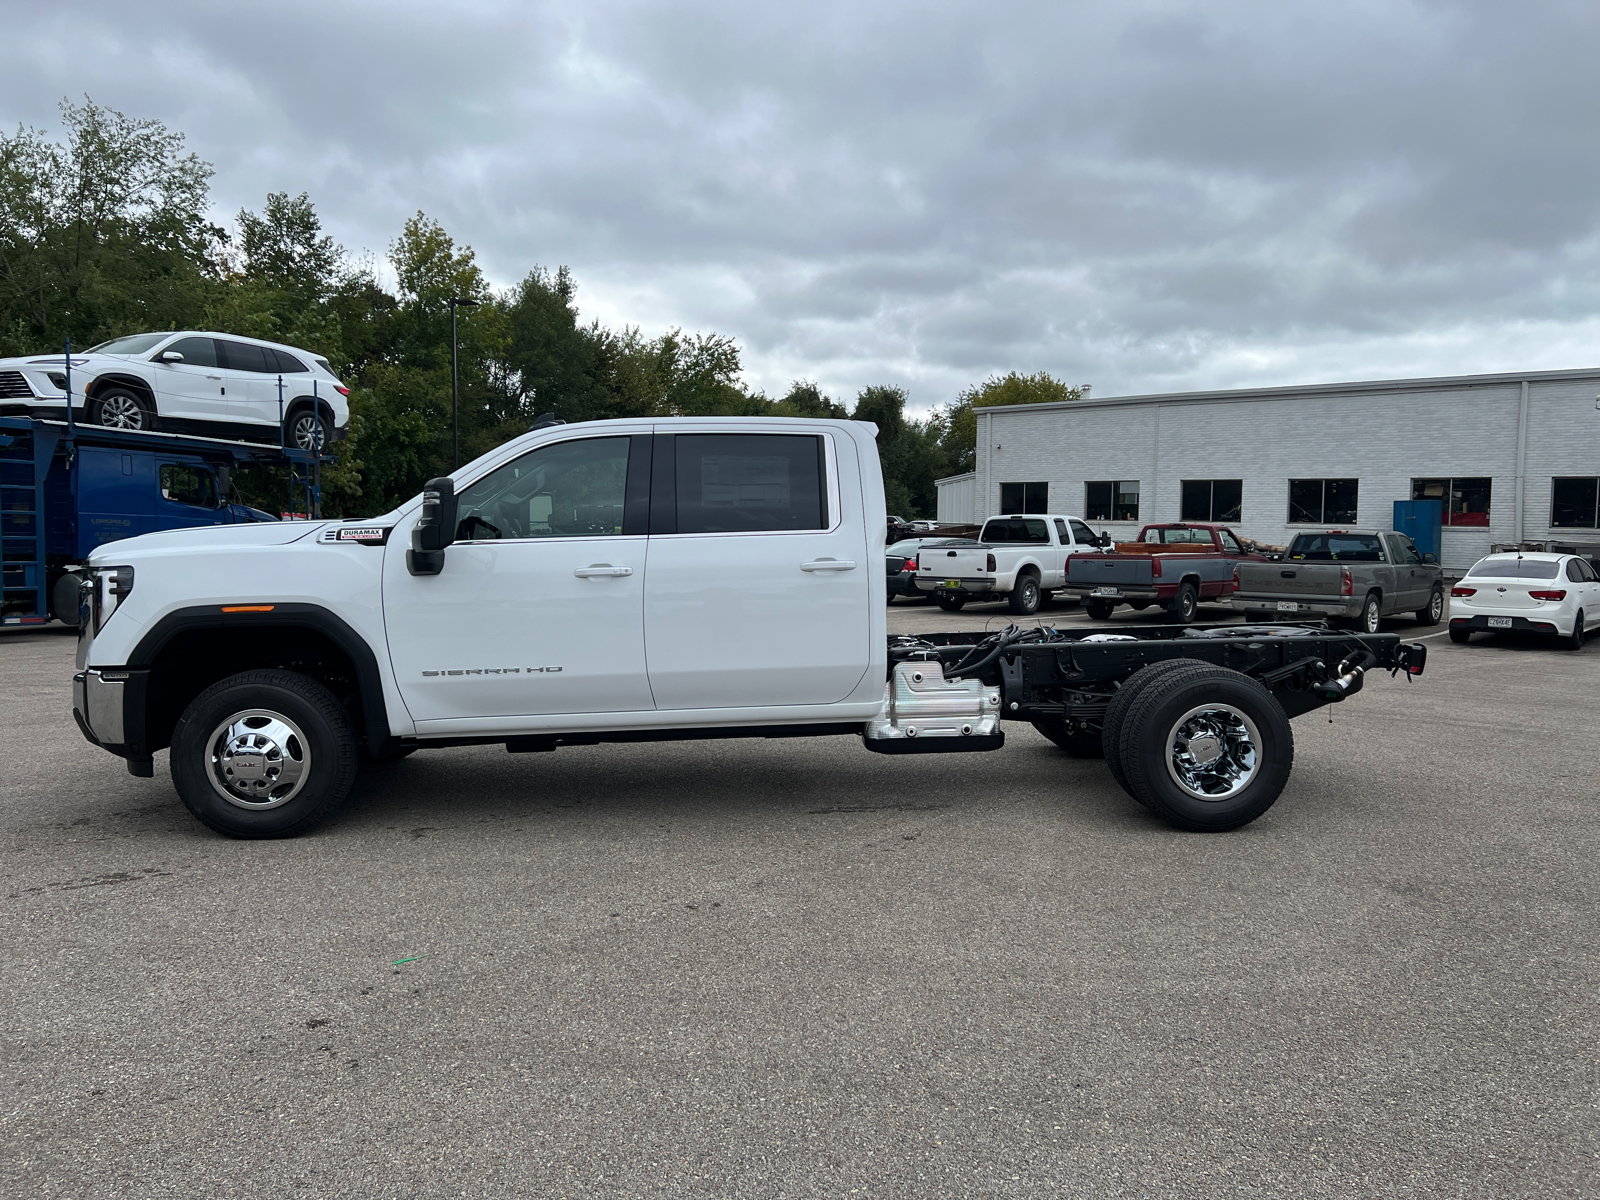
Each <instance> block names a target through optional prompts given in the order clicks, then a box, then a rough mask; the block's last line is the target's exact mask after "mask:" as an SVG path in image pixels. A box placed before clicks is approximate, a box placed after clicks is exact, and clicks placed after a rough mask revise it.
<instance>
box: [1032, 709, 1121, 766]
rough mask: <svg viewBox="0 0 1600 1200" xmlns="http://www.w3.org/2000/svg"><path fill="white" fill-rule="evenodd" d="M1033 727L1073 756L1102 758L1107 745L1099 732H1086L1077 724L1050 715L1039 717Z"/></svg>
mask: <svg viewBox="0 0 1600 1200" xmlns="http://www.w3.org/2000/svg"><path fill="white" fill-rule="evenodd" d="M1033 727H1034V728H1035V729H1037V730H1038V731H1039V732H1040V733H1042V734H1044V736H1045V737H1047V738H1049V739H1050V740H1051V741H1052V742H1054V743H1055V744H1056V745H1057V746H1059V747H1060V748H1061V749H1063V750H1065V751H1066V752H1067V753H1068V754H1069V755H1071V756H1072V757H1073V758H1101V757H1103V756H1104V755H1105V746H1104V744H1103V742H1102V740H1101V737H1100V735H1099V734H1098V733H1084V732H1083V731H1082V730H1080V729H1078V728H1077V727H1076V726H1075V725H1069V724H1067V722H1066V721H1063V720H1058V719H1052V718H1050V717H1037V718H1035V719H1034V721H1033Z"/></svg>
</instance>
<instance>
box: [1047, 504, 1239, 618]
mask: <svg viewBox="0 0 1600 1200" xmlns="http://www.w3.org/2000/svg"><path fill="white" fill-rule="evenodd" d="M1249 561H1255V562H1260V561H1265V560H1264V559H1263V557H1262V556H1261V555H1259V554H1256V553H1253V552H1251V551H1248V550H1246V549H1245V548H1244V547H1243V546H1242V545H1241V544H1240V542H1239V538H1238V536H1237V535H1236V534H1235V533H1234V532H1233V530H1232V529H1230V528H1228V527H1227V526H1226V525H1210V524H1204V523H1198V524H1197V523H1193V522H1187V523H1182V524H1167V525H1146V526H1145V527H1144V528H1143V529H1141V530H1140V531H1139V537H1138V539H1137V540H1136V541H1132V542H1118V543H1117V544H1116V545H1115V547H1113V550H1112V553H1109V554H1079V555H1075V556H1073V557H1072V558H1071V559H1069V560H1068V568H1067V586H1066V588H1065V591H1066V592H1067V594H1068V595H1072V596H1077V597H1078V598H1079V599H1080V600H1082V602H1083V607H1084V611H1085V612H1087V613H1088V614H1089V616H1090V617H1092V618H1094V619H1095V620H1096V621H1104V620H1105V619H1106V618H1107V617H1109V616H1110V615H1111V614H1112V612H1113V611H1114V610H1115V609H1116V607H1117V606H1118V605H1119V604H1126V605H1128V606H1130V607H1131V608H1133V609H1135V610H1138V609H1145V608H1149V607H1150V606H1151V605H1152V604H1160V605H1162V606H1163V607H1165V608H1166V610H1167V611H1168V612H1170V613H1171V614H1172V615H1173V616H1174V617H1175V618H1177V620H1179V621H1181V622H1183V623H1184V624H1185V625H1187V624H1189V623H1190V622H1192V621H1193V620H1194V619H1195V617H1196V616H1197V615H1198V614H1199V609H1200V604H1201V601H1205V600H1213V601H1221V602H1223V603H1226V602H1227V598H1228V596H1229V594H1230V593H1231V592H1232V591H1233V571H1234V567H1235V566H1236V565H1237V564H1239V563H1241V562H1249Z"/></svg>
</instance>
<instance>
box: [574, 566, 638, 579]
mask: <svg viewBox="0 0 1600 1200" xmlns="http://www.w3.org/2000/svg"><path fill="white" fill-rule="evenodd" d="M573 574H574V575H576V576H577V577H578V578H579V579H595V578H615V577H617V576H621V575H632V574H633V568H632V567H613V566H612V565H611V564H610V563H595V564H593V565H592V566H587V567H579V568H578V569H577V570H576V571H574V572H573Z"/></svg>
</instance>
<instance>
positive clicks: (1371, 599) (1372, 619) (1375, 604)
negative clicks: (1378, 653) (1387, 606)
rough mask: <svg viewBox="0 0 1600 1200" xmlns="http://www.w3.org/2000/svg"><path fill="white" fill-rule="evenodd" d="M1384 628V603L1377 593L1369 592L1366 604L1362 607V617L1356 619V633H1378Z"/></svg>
mask: <svg viewBox="0 0 1600 1200" xmlns="http://www.w3.org/2000/svg"><path fill="white" fill-rule="evenodd" d="M1382 627H1383V602H1382V601H1381V600H1379V599H1378V593H1377V592H1368V593H1367V599H1366V602H1365V603H1364V604H1362V606H1361V615H1360V616H1359V617H1357V618H1356V622H1355V628H1356V632H1357V633H1377V632H1378V631H1379V629H1381V628H1382Z"/></svg>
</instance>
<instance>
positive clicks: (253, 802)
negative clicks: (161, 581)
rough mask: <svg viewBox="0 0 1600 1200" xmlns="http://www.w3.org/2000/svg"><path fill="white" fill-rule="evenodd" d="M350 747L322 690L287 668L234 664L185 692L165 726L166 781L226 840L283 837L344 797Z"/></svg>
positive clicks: (352, 755) (353, 755)
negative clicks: (196, 690)
mask: <svg viewBox="0 0 1600 1200" xmlns="http://www.w3.org/2000/svg"><path fill="white" fill-rule="evenodd" d="M357 757H358V749H357V746H356V739H355V734H354V733H353V732H352V731H351V728H350V722H349V719H348V718H347V717H346V716H345V711H344V708H343V707H342V706H341V705H340V704H339V701H338V700H337V699H335V698H334V695H333V693H332V692H330V691H329V690H328V689H327V688H325V687H323V686H322V684H320V683H318V682H316V680H314V679H308V678H306V676H304V675H299V674H296V673H295V672H293V671H275V670H266V671H244V672H241V673H240V674H238V675H234V676H231V677H229V678H227V679H224V680H222V681H221V682H220V683H214V684H212V685H211V686H210V687H209V688H207V689H206V690H205V691H203V692H201V693H200V695H198V696H197V697H195V699H194V700H193V702H192V703H190V705H189V707H188V708H186V709H185V710H184V712H183V715H182V716H181V717H179V718H178V724H177V727H176V728H175V729H174V730H173V733H172V782H173V783H174V784H175V785H176V786H177V789H178V795H179V796H181V797H182V798H183V803H184V804H185V806H186V807H187V808H188V809H189V811H190V812H191V813H193V814H194V815H195V817H196V818H197V819H199V820H200V821H201V822H202V823H203V824H205V825H207V826H209V827H210V828H212V829H215V830H216V831H217V832H218V833H223V834H227V835H228V836H229V837H236V838H274V837H290V836H293V835H294V834H297V833H303V832H305V831H306V830H307V829H310V828H311V827H312V826H313V825H315V824H316V823H317V822H318V821H320V820H322V819H323V818H324V817H326V816H327V815H328V814H329V813H331V812H332V811H333V810H334V809H335V808H337V807H338V805H339V804H340V803H341V802H342V801H343V800H344V798H345V796H346V795H348V794H349V791H350V785H351V783H352V782H354V780H355V775H356V761H357Z"/></svg>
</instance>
